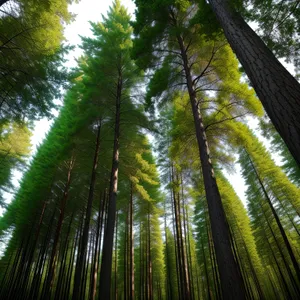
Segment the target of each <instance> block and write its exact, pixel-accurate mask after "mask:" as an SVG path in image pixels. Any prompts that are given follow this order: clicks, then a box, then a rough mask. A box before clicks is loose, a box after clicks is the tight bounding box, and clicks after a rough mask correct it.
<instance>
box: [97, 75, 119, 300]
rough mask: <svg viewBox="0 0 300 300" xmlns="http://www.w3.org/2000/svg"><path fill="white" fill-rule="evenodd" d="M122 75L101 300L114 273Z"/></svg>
mask: <svg viewBox="0 0 300 300" xmlns="http://www.w3.org/2000/svg"><path fill="white" fill-rule="evenodd" d="M122 85H123V81H122V74H121V73H119V78H118V86H117V93H116V114H115V134H114V149H113V160H112V168H111V177H110V187H109V203H108V217H107V224H106V230H105V234H104V241H103V251H102V263H101V271H100V286H99V290H100V291H101V292H100V293H99V297H101V299H105V300H109V299H110V286H111V273H112V251H113V243H114V227H115V223H116V210H117V190H118V172H119V143H120V142H119V139H120V109H121V95H122ZM99 299H100V298H99Z"/></svg>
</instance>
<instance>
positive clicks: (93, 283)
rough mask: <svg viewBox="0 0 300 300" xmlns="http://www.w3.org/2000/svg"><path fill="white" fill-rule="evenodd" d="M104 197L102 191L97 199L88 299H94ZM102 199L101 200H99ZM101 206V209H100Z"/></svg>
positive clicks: (104, 194)
mask: <svg viewBox="0 0 300 300" xmlns="http://www.w3.org/2000/svg"><path fill="white" fill-rule="evenodd" d="M102 197H103V199H102ZM105 197H106V193H103V196H102V195H101V196H100V201H99V210H98V218H97V231H96V242H95V257H94V261H93V267H92V271H91V273H92V275H91V284H90V286H91V289H90V291H91V292H90V296H89V299H90V300H94V299H95V296H96V282H97V274H98V256H99V251H98V247H99V242H100V241H99V237H100V228H101V220H102V218H103V211H104V203H105ZM101 200H102V201H101ZM101 208H102V209H101Z"/></svg>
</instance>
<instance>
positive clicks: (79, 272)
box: [72, 121, 101, 300]
mask: <svg viewBox="0 0 300 300" xmlns="http://www.w3.org/2000/svg"><path fill="white" fill-rule="evenodd" d="M100 132H101V121H100V123H99V125H98V130H97V137H96V148H95V153H94V161H93V167H92V175H91V181H90V189H89V196H88V200H87V208H86V214H85V221H84V228H83V233H82V239H81V245H80V247H79V259H78V262H77V265H76V271H75V279H74V290H73V297H72V299H73V300H77V299H79V295H80V293H79V290H80V286H81V282H82V276H83V265H84V262H85V259H86V252H87V244H88V238H89V228H90V220H91V214H92V205H93V200H94V190H95V184H96V173H97V167H98V157H99V150H100Z"/></svg>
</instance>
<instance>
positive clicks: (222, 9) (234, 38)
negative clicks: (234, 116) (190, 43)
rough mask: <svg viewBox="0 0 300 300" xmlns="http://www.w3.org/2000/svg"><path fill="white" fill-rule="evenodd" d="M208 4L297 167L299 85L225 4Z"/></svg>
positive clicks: (219, 0)
mask: <svg viewBox="0 0 300 300" xmlns="http://www.w3.org/2000/svg"><path fill="white" fill-rule="evenodd" d="M209 3H210V4H211V6H212V9H213V11H214V12H215V14H216V16H217V18H218V20H219V22H220V24H221V26H222V28H223V30H224V33H225V36H226V38H227V40H228V42H229V44H230V46H231V48H232V49H233V51H234V52H235V54H236V56H237V58H238V59H239V61H240V63H241V64H242V65H243V67H244V69H245V72H246V73H247V75H248V77H249V79H250V81H251V83H252V85H253V87H254V89H255V91H256V93H257V95H258V97H259V99H260V100H261V102H262V104H263V106H264V108H265V110H266V112H267V114H268V115H269V117H270V119H271V121H272V123H273V124H274V126H275V128H276V129H277V131H278V132H279V134H280V135H281V137H282V138H283V140H284V141H285V143H286V145H287V147H288V148H289V150H290V152H291V154H292V155H293V157H294V158H295V160H296V161H297V163H298V165H300V118H299V115H300V84H299V83H298V82H297V80H296V79H295V78H294V77H293V76H292V75H291V74H290V73H289V72H288V71H287V70H286V69H285V68H284V67H283V66H282V64H281V63H280V62H279V61H278V60H277V59H276V57H275V56H274V54H273V53H272V52H271V51H270V49H269V48H268V47H267V46H266V45H265V44H264V42H263V41H262V40H261V38H260V37H259V36H258V35H257V34H256V33H255V32H254V31H253V30H252V29H251V28H250V26H249V25H248V24H247V23H246V22H245V21H244V20H243V18H242V17H241V16H240V15H239V14H238V13H237V12H236V11H234V9H233V8H232V5H231V3H230V1H229V0H209Z"/></svg>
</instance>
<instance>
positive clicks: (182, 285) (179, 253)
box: [171, 166, 186, 298]
mask: <svg viewBox="0 0 300 300" xmlns="http://www.w3.org/2000/svg"><path fill="white" fill-rule="evenodd" d="M174 173H175V171H174V167H173V166H172V175H171V176H172V181H171V182H172V183H173V185H175V184H178V183H175V178H174V177H175V176H174ZM172 194H173V205H174V216H175V229H176V239H175V241H176V245H177V256H176V260H177V264H178V273H179V278H178V279H179V280H178V282H180V295H181V296H182V298H184V297H185V296H186V292H185V291H186V288H185V282H184V273H183V272H184V270H183V268H184V266H183V262H182V249H181V243H180V237H181V231H180V226H181V224H180V223H179V208H178V201H179V199H177V198H176V195H177V196H178V193H176V191H175V187H173V193H172Z"/></svg>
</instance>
